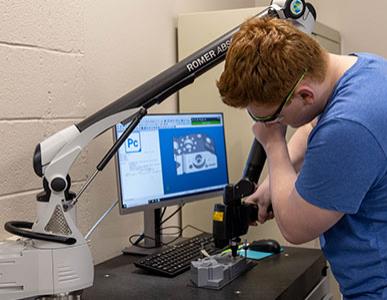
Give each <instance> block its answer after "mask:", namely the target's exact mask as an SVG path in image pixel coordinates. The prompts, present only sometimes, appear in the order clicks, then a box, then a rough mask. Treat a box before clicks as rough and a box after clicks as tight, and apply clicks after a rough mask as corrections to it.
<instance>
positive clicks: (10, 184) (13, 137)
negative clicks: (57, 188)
mask: <svg viewBox="0 0 387 300" xmlns="http://www.w3.org/2000/svg"><path fill="white" fill-rule="evenodd" d="M235 2H238V3H235ZM249 6H254V1H252V0H241V1H232V0H213V1H205V0H196V1H195V0H187V1H174V0H166V1H158V0H141V1H140V0H134V1H126V0H117V1H114V2H110V1H102V0H95V1H84V0H67V1H43V0H26V1H7V0H0V13H1V14H0V62H1V63H0V66H1V68H0V82H1V84H0V141H1V148H0V240H2V239H4V238H7V237H9V236H10V235H9V234H8V233H7V232H6V231H5V230H4V229H3V226H4V223H5V222H7V221H9V220H25V221H34V218H35V215H36V213H35V211H36V209H35V207H36V205H35V202H36V201H35V195H36V193H38V192H39V191H40V190H41V179H40V178H39V177H37V176H36V175H35V174H34V172H33V168H32V155H33V152H34V149H35V146H36V144H38V143H39V142H41V141H43V140H44V139H45V138H47V137H48V136H50V135H51V134H53V133H55V132H57V131H59V130H60V129H62V128H65V127H67V126H69V125H71V124H73V123H76V122H79V121H80V120H82V119H83V118H85V117H86V116H88V115H90V114H91V113H94V112H95V111H97V110H98V109H100V108H102V107H103V106H105V105H107V104H109V103H110V102H112V101H114V100H116V99H117V98H118V97H120V96H121V95H123V94H124V93H127V92H128V91H130V90H131V89H133V88H134V87H136V86H137V85H139V84H141V83H143V82H144V81H145V80H147V79H149V78H150V77H152V76H154V75H156V74H158V73H159V72H161V71H162V70H163V69H165V68H167V67H169V66H171V65H172V64H173V63H174V62H175V61H176V39H175V20H176V16H177V14H178V13H180V12H192V11H200V10H211V9H231V8H242V7H249ZM174 98H175V97H172V99H170V100H168V101H167V102H166V103H165V104H163V105H161V106H160V107H157V108H155V110H157V111H159V112H176V102H175V101H174V100H175V99H174ZM153 111H154V110H153ZM111 143H112V137H111V133H110V132H107V133H105V134H104V135H102V136H101V137H99V138H98V139H96V140H95V141H93V142H92V143H91V144H90V145H89V146H88V147H87V149H85V151H83V153H82V154H81V157H80V158H79V159H78V160H77V162H76V163H75V165H74V166H73V168H72V170H71V172H70V175H71V176H72V181H73V190H74V191H78V190H79V188H80V186H81V185H82V184H83V183H85V180H86V179H87V176H90V174H92V173H93V171H94V169H95V166H96V165H97V163H98V162H99V160H100V159H101V158H102V157H103V155H104V153H105V151H106V150H107V149H108V148H109V146H110V145H111ZM116 199H117V191H116V178H115V171H114V166H113V164H110V165H109V166H108V167H107V168H106V170H104V172H103V173H102V174H101V175H100V176H98V177H97V179H96V180H95V181H94V183H93V184H92V185H91V186H90V187H89V189H88V190H87V192H85V194H84V195H83V196H82V198H81V199H80V201H79V204H78V206H77V211H78V218H77V220H78V225H79V227H80V229H81V231H82V232H83V233H86V232H87V231H88V229H89V228H90V227H91V226H92V225H93V224H94V222H95V221H96V220H97V219H98V218H99V216H100V215H101V214H102V213H103V212H104V211H105V210H106V209H107V208H108V207H109V206H110V205H111V204H112V203H113V202H114V201H115V200H116ZM141 231H142V214H141V213H137V214H131V215H128V216H119V214H118V209H114V210H113V212H112V213H111V214H110V215H109V216H108V217H107V218H106V219H105V220H104V221H103V222H102V223H101V225H100V226H99V227H98V228H97V230H96V231H95V233H94V234H93V235H92V236H91V238H92V242H91V248H92V253H93V257H94V260H95V263H98V262H101V261H103V260H106V259H108V258H110V257H113V256H115V255H118V254H119V253H120V251H121V249H122V248H123V247H124V246H126V245H128V240H127V239H128V236H129V235H131V234H134V233H138V232H141Z"/></svg>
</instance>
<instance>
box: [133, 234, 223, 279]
mask: <svg viewBox="0 0 387 300" xmlns="http://www.w3.org/2000/svg"><path fill="white" fill-rule="evenodd" d="M202 249H204V250H206V252H207V253H208V254H210V255H213V254H218V253H220V252H221V251H222V249H218V248H216V247H215V244H214V238H213V237H212V234H210V233H202V234H199V235H197V236H194V237H192V238H189V239H187V240H184V241H182V242H179V243H176V244H174V245H172V246H168V247H167V248H164V249H163V250H162V251H161V252H159V253H155V254H151V255H148V256H146V257H143V258H141V259H139V260H138V261H136V262H135V263H134V265H135V266H136V267H138V268H142V269H144V270H147V271H148V272H150V273H153V274H157V275H162V276H167V277H174V276H176V275H179V274H181V273H183V272H185V271H187V270H189V269H190V266H191V261H193V260H197V259H198V258H203V257H204V256H203V254H202V252H201V250H202Z"/></svg>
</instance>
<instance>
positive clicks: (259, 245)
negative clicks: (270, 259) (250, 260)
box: [249, 239, 281, 253]
mask: <svg viewBox="0 0 387 300" xmlns="http://www.w3.org/2000/svg"><path fill="white" fill-rule="evenodd" d="M249 249H250V250H251V251H260V252H270V253H280V252H281V245H280V244H279V243H278V242H277V241H276V240H272V239H267V240H258V241H253V242H251V243H250V245H249Z"/></svg>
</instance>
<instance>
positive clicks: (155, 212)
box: [122, 208, 176, 255]
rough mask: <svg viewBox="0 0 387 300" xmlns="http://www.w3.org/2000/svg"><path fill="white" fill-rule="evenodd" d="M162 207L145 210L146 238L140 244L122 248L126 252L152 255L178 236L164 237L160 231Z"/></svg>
mask: <svg viewBox="0 0 387 300" xmlns="http://www.w3.org/2000/svg"><path fill="white" fill-rule="evenodd" d="M160 223H161V208H156V209H153V208H148V209H145V210H144V235H145V236H147V237H151V238H152V239H150V238H147V237H144V239H143V240H142V241H141V242H140V243H138V245H139V246H134V245H132V246H129V247H125V248H124V249H123V250H122V253H124V254H134V255H150V254H153V253H156V252H159V251H161V250H162V249H163V248H165V247H166V246H163V244H166V243H168V242H170V241H171V240H173V239H176V237H162V236H161V234H160V233H161V232H160V227H161V224H160Z"/></svg>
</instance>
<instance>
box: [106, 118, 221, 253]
mask: <svg viewBox="0 0 387 300" xmlns="http://www.w3.org/2000/svg"><path fill="white" fill-rule="evenodd" d="M125 128H126V126H124V125H122V124H117V125H116V126H115V128H114V133H115V134H114V135H115V138H116V139H117V138H118V137H119V136H120V135H121V134H122V133H123V131H124V130H125ZM116 167H117V174H118V176H117V179H118V180H117V182H118V191H119V206H120V214H127V213H131V212H136V211H144V234H145V235H146V236H151V237H152V238H154V239H155V240H145V244H146V245H152V246H155V245H156V246H157V245H159V243H160V242H159V241H160V236H159V232H160V230H158V229H159V227H160V226H159V222H160V219H159V213H160V208H161V207H165V206H171V205H176V204H182V203H186V202H190V201H195V200H202V199H208V198H209V197H211V196H215V195H219V194H221V193H222V191H223V188H224V186H225V185H226V184H228V170H227V157H226V145H225V135H224V121H223V114H222V113H195V114H156V115H147V116H145V117H144V118H143V119H142V120H141V122H140V123H139V124H138V125H137V127H136V128H135V129H134V130H133V132H132V133H131V134H130V136H129V137H128V139H127V140H126V141H125V143H124V144H123V145H122V146H121V147H120V149H119V150H118V152H117V155H116ZM155 241H156V242H155ZM128 252H129V250H128ZM136 252H137V251H136Z"/></svg>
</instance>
